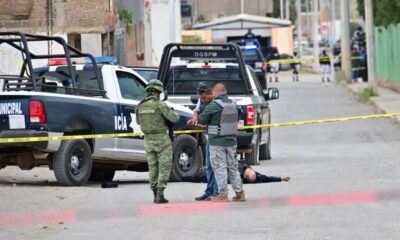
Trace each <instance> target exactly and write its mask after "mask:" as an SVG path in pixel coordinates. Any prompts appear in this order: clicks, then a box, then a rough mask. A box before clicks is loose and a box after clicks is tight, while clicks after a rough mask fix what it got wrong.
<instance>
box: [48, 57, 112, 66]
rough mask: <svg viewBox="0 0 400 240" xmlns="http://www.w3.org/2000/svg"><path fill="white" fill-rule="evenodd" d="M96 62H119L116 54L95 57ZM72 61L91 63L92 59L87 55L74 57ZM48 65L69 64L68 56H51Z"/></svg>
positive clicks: (74, 62) (75, 62)
mask: <svg viewBox="0 0 400 240" xmlns="http://www.w3.org/2000/svg"><path fill="white" fill-rule="evenodd" d="M94 59H95V60H96V63H103V64H106V63H107V64H116V63H117V58H116V57H114V56H100V57H95V58H94ZM72 63H73V64H91V63H92V61H91V59H90V58H88V57H85V58H72ZM48 65H49V66H60V65H67V59H66V58H50V59H49V60H48Z"/></svg>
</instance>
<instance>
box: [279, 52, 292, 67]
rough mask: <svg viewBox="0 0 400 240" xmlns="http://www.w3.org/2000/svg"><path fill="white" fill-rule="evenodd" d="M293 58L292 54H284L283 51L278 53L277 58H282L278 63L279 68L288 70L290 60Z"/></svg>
mask: <svg viewBox="0 0 400 240" xmlns="http://www.w3.org/2000/svg"><path fill="white" fill-rule="evenodd" d="M292 59H293V56H292V55H289V54H286V53H283V54H280V55H279V60H282V61H281V62H280V63H279V69H280V70H281V71H288V70H290V69H291V65H290V64H291V63H292V62H291V60H292Z"/></svg>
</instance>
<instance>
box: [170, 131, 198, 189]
mask: <svg viewBox="0 0 400 240" xmlns="http://www.w3.org/2000/svg"><path fill="white" fill-rule="evenodd" d="M173 152H174V154H173V158H172V168H171V177H170V179H171V181H182V180H184V179H187V178H190V177H193V176H194V175H195V174H196V173H197V172H198V171H199V170H200V168H201V166H202V165H203V153H202V151H201V148H200V147H198V146H197V141H196V139H195V138H194V137H192V136H190V135H186V134H185V135H179V136H178V137H176V138H175V141H174V145H173Z"/></svg>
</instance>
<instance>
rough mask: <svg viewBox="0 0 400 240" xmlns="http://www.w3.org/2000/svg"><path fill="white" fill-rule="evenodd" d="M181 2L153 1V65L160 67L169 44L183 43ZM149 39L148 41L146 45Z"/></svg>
mask: <svg viewBox="0 0 400 240" xmlns="http://www.w3.org/2000/svg"><path fill="white" fill-rule="evenodd" d="M180 6H181V4H180V0H153V1H152V2H151V10H150V14H151V24H150V25H149V26H148V27H150V28H151V46H152V65H153V66H158V65H159V63H160V61H161V56H162V51H163V49H164V47H165V45H167V44H168V43H171V42H181V17H180ZM147 42H148V39H146V43H147Z"/></svg>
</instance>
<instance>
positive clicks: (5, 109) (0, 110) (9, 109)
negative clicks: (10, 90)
mask: <svg viewBox="0 0 400 240" xmlns="http://www.w3.org/2000/svg"><path fill="white" fill-rule="evenodd" d="M28 117H29V97H27V96H25V97H24V96H10V95H7V96H1V95H0V132H1V131H3V130H13V129H26V127H27V125H28Z"/></svg>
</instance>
